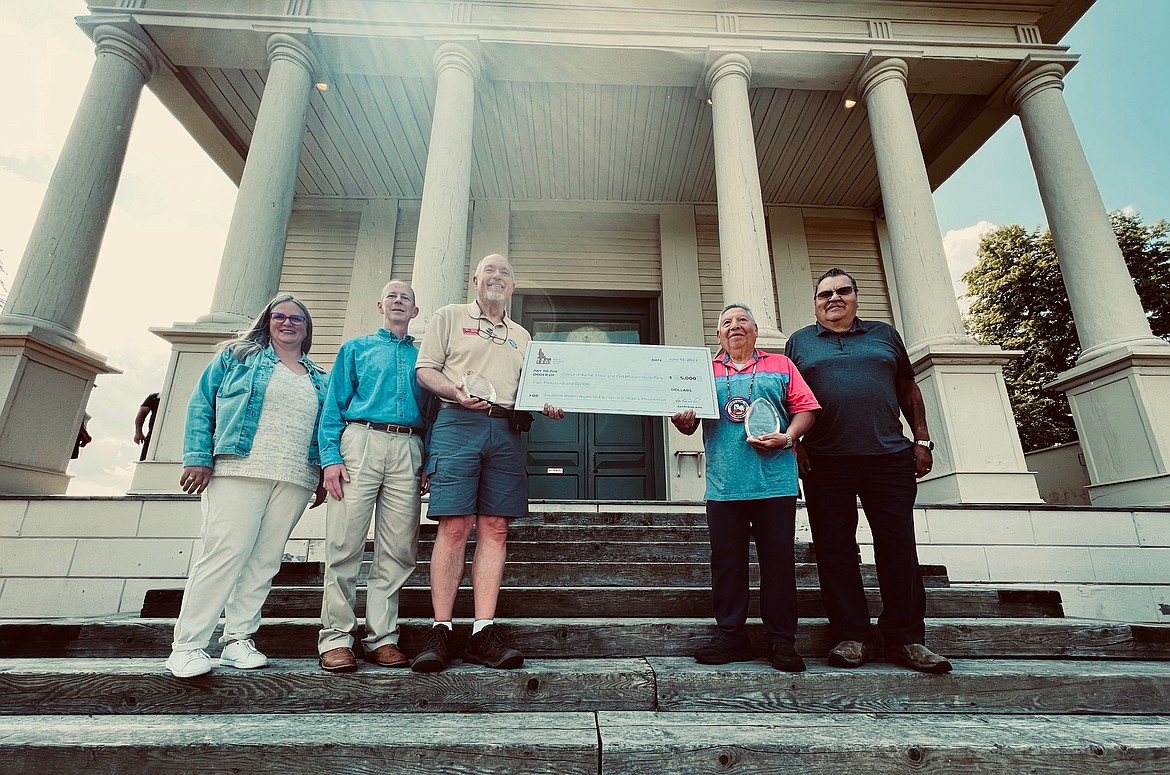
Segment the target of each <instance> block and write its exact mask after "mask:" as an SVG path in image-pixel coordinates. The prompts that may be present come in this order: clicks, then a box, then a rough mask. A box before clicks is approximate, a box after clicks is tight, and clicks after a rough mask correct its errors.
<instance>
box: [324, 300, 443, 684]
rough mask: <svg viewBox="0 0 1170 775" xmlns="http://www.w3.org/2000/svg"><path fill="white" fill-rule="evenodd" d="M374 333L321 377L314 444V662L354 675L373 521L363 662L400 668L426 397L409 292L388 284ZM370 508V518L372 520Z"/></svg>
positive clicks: (347, 347)
mask: <svg viewBox="0 0 1170 775" xmlns="http://www.w3.org/2000/svg"><path fill="white" fill-rule="evenodd" d="M378 311H379V312H381V313H382V328H379V329H378V330H377V331H376V332H375V333H373V334H369V335H368V336H359V337H357V338H356V339H351V340H349V341H348V342H346V343H345V344H343V345H342V346H341V349H340V350H338V352H337V360H336V362H335V363H334V364H333V371H332V373H331V374H330V376H329V389H328V392H327V393H326V396H325V405H324V407H323V408H322V410H321V426H320V431H319V432H318V441H319V446H320V448H321V467H322V469H323V472H324V478H325V489H326V490H327V491H328V493H329V506H328V509H327V512H326V516H325V596H324V599H323V600H322V602H321V633H320V635H319V637H318V639H317V651H318V652H319V653H320V663H321V667H322V668H323V669H324V670H327V671H329V672H347V671H350V670H356V669H357V667H358V663H357V659H356V657H355V656H354V653H353V635H352V632H353V630H354V629H355V628H356V627H357V616H356V615H355V614H354V598H355V585H356V583H357V574H358V569H359V568H360V567H361V562H362V555H363V552H364V550H365V546H366V536H367V534H368V533H369V529H370V519H371V518H374V560H373V563H372V564H371V565H370V573H369V579H368V581H367V582H366V637H365V638H364V640H363V641H362V644H363V646H364V647H365V660H366V661H367V662H370V663H372V664H376V665H381V666H382V667H406V666H407V665H408V664H409V660H408V659H407V657H406V655H405V654H404V653H402V651H401V650H400V649H399V648H398V635H399V631H398V593H399V590H400V589H401V588H402V585H403V584H405V583H406V579H407V578H408V577H409V576H410V574H411V573H412V572H413V571H414V564H415V553H416V552H417V549H418V525H419V496H420V495H421V494H422V493H423V492H425V491H426V489H427V481H426V477H425V475H423V474H422V464H423V439H422V434H423V431H424V430H425V427H426V422H425V420H424V419H423V414H422V411H421V409H420V407H421V406H422V405H423V404H424V403H425V402H424V396H425V393H424V392H423V391H422V389H421V388H419V386H418V383H417V382H416V381H415V376H414V373H415V372H414V364H415V360H416V359H417V358H418V350H417V349H415V346H414V338H413V337H411V336H409V335H408V334H407V333H406V329H407V325H408V324H409V323H410V320H411V319H412V318H414V317H415V316H416V315H418V307H416V306H415V304H414V291H413V290H411V287H410V285H409V284H407V283H406V282H403V281H402V280H391V281H390V282H388V283H387V284H386V286H385V287H384V288H383V289H382V298H381V299H379V301H378ZM375 512H376V515H375Z"/></svg>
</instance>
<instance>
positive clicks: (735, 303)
mask: <svg viewBox="0 0 1170 775" xmlns="http://www.w3.org/2000/svg"><path fill="white" fill-rule="evenodd" d="M729 309H742V310H743V311H744V312H746V313H747V315H748V317H749V318H751V320H752V322H753V323H755V322H756V316H755V315H754V314H752V308H751V307H749V306H748V305H746V304H744V303H743V302H739V301H733V302H731V303H730V304H728V305H727V306H726V307H724V308H723V309H721V310H720V311H719V317H720V318H722V317H723V313H724V312H726V311H727V310H729Z"/></svg>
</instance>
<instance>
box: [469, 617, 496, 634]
mask: <svg viewBox="0 0 1170 775" xmlns="http://www.w3.org/2000/svg"><path fill="white" fill-rule="evenodd" d="M495 623H496V620H495V619H476V620H475V624H473V625H471V634H472V635H479V631H480V630H482V629H483V628H484V627H487V626H488V625H489V624H495Z"/></svg>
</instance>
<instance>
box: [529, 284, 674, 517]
mask: <svg viewBox="0 0 1170 775" xmlns="http://www.w3.org/2000/svg"><path fill="white" fill-rule="evenodd" d="M521 322H522V323H523V325H524V327H525V328H527V329H528V330H529V331H530V332H531V333H532V338H533V340H534V341H570V342H614V343H622V344H657V343H658V342H659V338H658V310H657V304H656V300H655V299H645V298H626V299H605V300H597V299H588V300H584V299H582V298H580V297H576V296H573V297H570V296H534V295H525V297H524V301H523V309H522V310H521ZM614 368H615V369H620V368H621V364H620V363H615V364H614ZM662 422H663V420H662V419H661V418H657V417H636V416H629V415H616V414H581V413H569V414H566V415H565V419H563V420H560V421H558V422H554V421H552V420H549V419H547V418H546V417H543V416H541V415H537V417H536V421H535V422H534V423H533V424H532V430H531V431H529V432H528V433H527V434H526V436H527V438H526V448H525V455H526V464H527V467H528V496H529V497H530V498H538V499H539V498H554V499H583V500H655V499H660V498H663V497H665V496H664V493H665V486H664V483H663V468H664V466H663V462H662V461H663V454H662V453H663V450H662V443H663V442H662V435H663V431H662Z"/></svg>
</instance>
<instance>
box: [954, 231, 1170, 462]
mask: <svg viewBox="0 0 1170 775" xmlns="http://www.w3.org/2000/svg"><path fill="white" fill-rule="evenodd" d="M1109 219H1110V221H1111V222H1112V224H1113V231H1114V233H1115V234H1116V235H1117V242H1118V244H1119V245H1120V246H1121V253H1122V255H1123V256H1124V257H1125V263H1126V266H1127V267H1128V268H1129V273H1130V276H1131V277H1133V279H1134V287H1135V288H1136V289H1137V292H1138V297H1139V298H1140V299H1141V302H1142V306H1143V307H1144V308H1145V310H1146V316H1147V317H1148V318H1149V321H1150V328H1151V329H1152V330H1153V332H1154V334H1155V335H1156V336H1160V337H1162V338H1163V339H1170V224H1168V223H1167V222H1166V221H1164V220H1160V221H1158V222H1157V223H1154V224H1153V225H1151V226H1146V225H1145V224H1143V223H1142V220H1141V216H1140V215H1127V214H1125V213H1122V212H1114V213H1110V215H1109ZM963 280H964V281H965V282H966V283H967V295H968V296H969V297H970V298H971V299H972V303H971V309H970V311H969V312H968V314H967V318H966V323H967V327H968V329H969V330H970V332H971V334H972V335H973V336H974V337H975V339H976V340H977V341H979V342H982V343H984V344H996V345H999V346H1000V347H1003V348H1004V349H1005V350H1023V351H1024V355H1023V357H1022V358H1019V359H1017V360H1015V361H1013V362H1011V363H1010V364H1009V365H1007V366H1005V367H1004V381H1005V382H1006V383H1007V389H1008V395H1009V396H1010V397H1011V401H1012V407H1013V409H1014V411H1015V414H1016V425H1017V427H1018V428H1019V432H1020V441H1021V442H1022V443H1023V446H1024V449H1025V450H1033V449H1040V448H1042V447H1048V446H1051V445H1053V444H1062V443H1065V442H1068V441H1073V440H1075V439H1076V428H1075V426H1074V425H1073V420H1072V414H1071V413H1070V411H1069V407H1068V401H1067V400H1066V399H1065V397H1064V394H1063V393H1061V392H1059V391H1056V390H1051V389H1049V388H1045V387H1044V386H1045V385H1046V384H1048V383H1049V382H1051V381H1052V380H1054V379H1055V378H1056V376H1057V375H1058V374H1060V373H1061V372H1062V371H1066V370H1067V369H1069V368H1071V367H1072V366H1073V364H1074V363H1076V359H1077V356H1079V355H1080V353H1081V346H1080V342H1078V341H1077V333H1076V326H1075V325H1074V323H1073V317H1072V308H1071V307H1070V306H1069V302H1068V294H1067V293H1066V292H1065V289H1064V281H1063V279H1062V277H1061V275H1060V263H1059V261H1058V260H1057V257H1056V249H1055V246H1054V245H1053V242H1052V234H1051V233H1050V232H1048V231H1047V230H1045V231H1043V232H1041V231H1040V230H1039V229H1036V230H1034V231H1026V230H1025V229H1024V227H1022V226H1018V225H1014V226H1004V227H1002V228H999V229H996V230H995V231H993V232H989V233H988V234H986V235H985V236H984V237H983V239H982V240H981V241H980V243H979V263H978V264H976V266H975V268H973V269H972V270H971V271H969V272H967V273H966V274H965V275H963Z"/></svg>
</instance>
